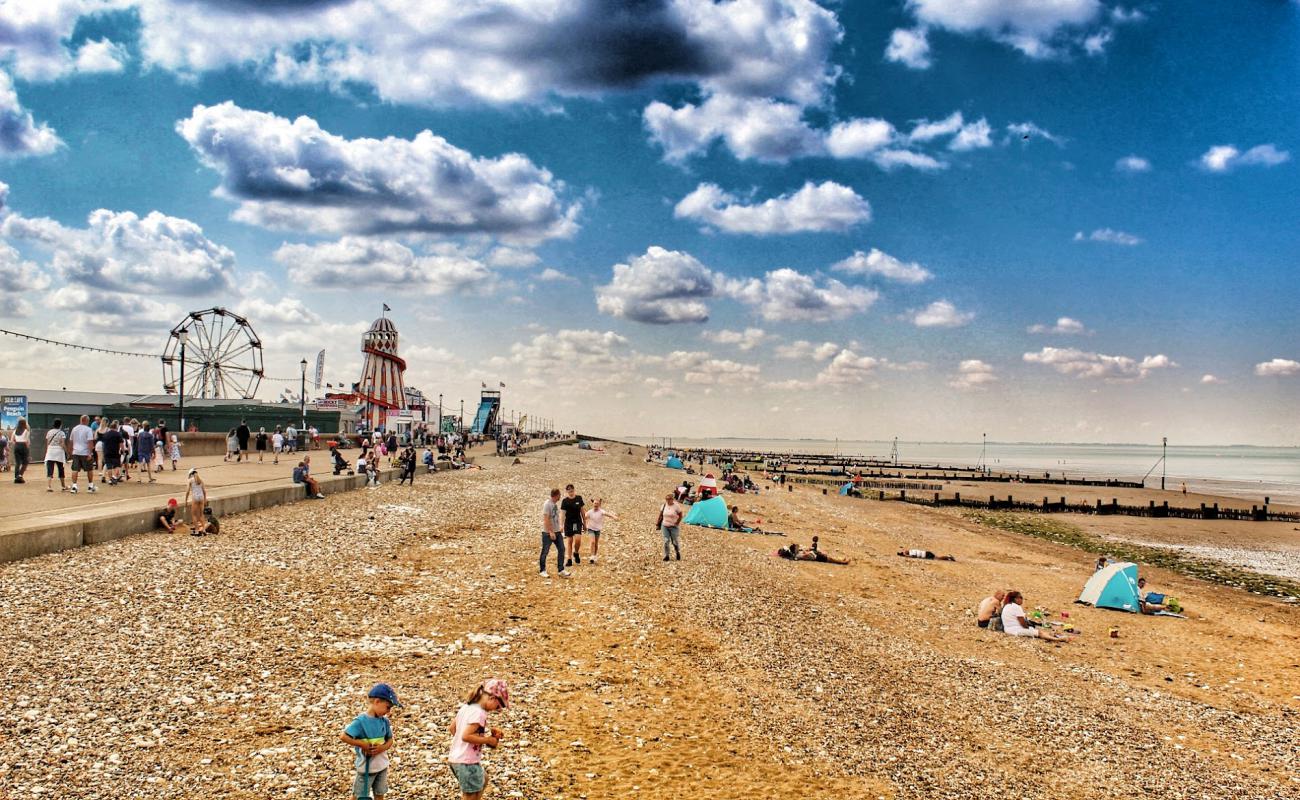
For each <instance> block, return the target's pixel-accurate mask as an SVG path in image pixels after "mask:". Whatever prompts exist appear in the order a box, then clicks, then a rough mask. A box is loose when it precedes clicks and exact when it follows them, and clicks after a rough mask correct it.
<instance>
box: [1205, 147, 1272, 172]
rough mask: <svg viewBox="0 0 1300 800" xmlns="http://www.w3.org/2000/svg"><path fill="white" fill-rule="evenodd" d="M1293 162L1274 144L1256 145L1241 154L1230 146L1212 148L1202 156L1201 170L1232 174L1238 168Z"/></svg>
mask: <svg viewBox="0 0 1300 800" xmlns="http://www.w3.org/2000/svg"><path fill="white" fill-rule="evenodd" d="M1290 160H1291V154H1290V153H1289V152H1287V151H1286V150H1279V149H1278V148H1277V146H1276V145H1273V144H1260V145H1255V146H1254V147H1252V148H1250V149H1249V150H1247V151H1246V152H1244V153H1243V152H1241V151H1240V150H1238V149H1237V148H1236V147H1235V146H1233V145H1230V144H1221V145H1215V146H1214V147H1211V148H1210V149H1209V150H1206V151H1205V154H1204V155H1202V156H1201V168H1202V169H1205V170H1206V171H1208V172H1231V171H1232V170H1234V169H1236V168H1237V167H1245V166H1261V167H1276V166H1277V165H1278V164H1284V163H1286V162H1287V161H1290Z"/></svg>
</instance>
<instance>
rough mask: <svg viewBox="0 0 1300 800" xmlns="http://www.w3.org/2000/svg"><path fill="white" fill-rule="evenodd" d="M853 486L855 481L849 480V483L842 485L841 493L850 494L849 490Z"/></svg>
mask: <svg viewBox="0 0 1300 800" xmlns="http://www.w3.org/2000/svg"><path fill="white" fill-rule="evenodd" d="M852 488H853V481H849V482H848V483H846V484H844V485H843V486H841V487H840V494H848V493H849V490H850V489H852Z"/></svg>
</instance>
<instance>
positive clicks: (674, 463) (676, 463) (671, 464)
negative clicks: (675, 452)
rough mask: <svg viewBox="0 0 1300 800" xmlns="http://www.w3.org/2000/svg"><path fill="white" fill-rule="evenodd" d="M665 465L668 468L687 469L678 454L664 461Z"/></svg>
mask: <svg viewBox="0 0 1300 800" xmlns="http://www.w3.org/2000/svg"><path fill="white" fill-rule="evenodd" d="M664 466H665V467H667V468H668V469H686V466H685V465H684V464H682V460H681V459H680V458H678V457H677V456H668V460H667V461H665V462H664Z"/></svg>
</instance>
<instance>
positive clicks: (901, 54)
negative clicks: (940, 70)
mask: <svg viewBox="0 0 1300 800" xmlns="http://www.w3.org/2000/svg"><path fill="white" fill-rule="evenodd" d="M885 60H886V61H893V62H896V63H899V64H903V65H905V66H907V67H910V68H911V69H929V68H930V63H931V62H930V39H929V36H928V33H927V31H926V30H925V28H912V29H908V28H896V29H894V32H893V33H891V34H890V35H889V46H888V47H886V48H885Z"/></svg>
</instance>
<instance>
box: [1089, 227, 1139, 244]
mask: <svg viewBox="0 0 1300 800" xmlns="http://www.w3.org/2000/svg"><path fill="white" fill-rule="evenodd" d="M1074 241H1076V242H1104V243H1106V244H1118V245H1124V246H1126V247H1132V246H1133V245H1138V244H1142V238H1141V237H1139V236H1134V235H1133V234H1131V233H1125V232H1124V231H1117V230H1115V229H1113V228H1098V229H1096V230H1095V231H1093V232H1092V233H1084V232H1083V231H1077V232H1075V234H1074Z"/></svg>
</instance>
